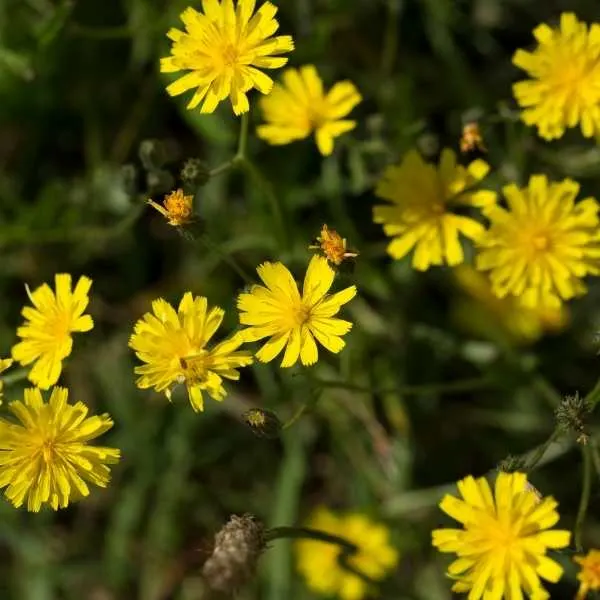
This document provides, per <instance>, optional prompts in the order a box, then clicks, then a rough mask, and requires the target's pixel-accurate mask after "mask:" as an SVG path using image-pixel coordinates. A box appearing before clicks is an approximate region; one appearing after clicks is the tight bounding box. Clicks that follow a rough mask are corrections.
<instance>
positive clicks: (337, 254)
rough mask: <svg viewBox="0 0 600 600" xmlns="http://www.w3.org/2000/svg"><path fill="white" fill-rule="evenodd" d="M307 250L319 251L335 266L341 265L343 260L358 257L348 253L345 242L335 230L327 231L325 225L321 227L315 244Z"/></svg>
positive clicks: (356, 254) (355, 254)
mask: <svg viewBox="0 0 600 600" xmlns="http://www.w3.org/2000/svg"><path fill="white" fill-rule="evenodd" d="M308 248H309V250H321V252H322V253H323V256H324V257H325V258H326V259H327V260H328V261H329V262H330V263H333V264H334V265H336V266H338V265H341V264H342V262H343V261H344V259H345V258H355V257H357V256H358V253H357V252H348V250H347V248H346V240H345V239H344V238H343V237H342V236H341V235H340V234H339V233H338V232H337V231H335V229H329V228H328V227H327V225H323V228H322V229H321V235H320V236H318V237H317V239H316V244H314V245H311V246H309V247H308Z"/></svg>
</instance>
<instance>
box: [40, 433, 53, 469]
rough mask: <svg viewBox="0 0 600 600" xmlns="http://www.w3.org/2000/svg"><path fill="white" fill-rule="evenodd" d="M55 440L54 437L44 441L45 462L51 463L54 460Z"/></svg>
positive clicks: (43, 453)
mask: <svg viewBox="0 0 600 600" xmlns="http://www.w3.org/2000/svg"><path fill="white" fill-rule="evenodd" d="M54 442H55V440H54V439H52V438H48V439H45V440H44V442H43V443H42V448H41V451H42V456H43V457H44V462H45V463H46V464H47V465H49V464H51V463H52V462H53V459H54V453H55V449H54Z"/></svg>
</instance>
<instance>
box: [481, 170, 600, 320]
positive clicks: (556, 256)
mask: <svg viewBox="0 0 600 600" xmlns="http://www.w3.org/2000/svg"><path fill="white" fill-rule="evenodd" d="M503 192H504V196H505V197H506V201H507V204H508V209H506V208H503V207H500V206H490V207H488V208H487V209H486V210H485V215H486V217H487V218H488V219H489V220H490V228H489V230H488V231H487V232H486V234H485V236H483V237H482V238H481V239H480V240H479V242H478V245H479V247H480V250H479V254H478V256H477V259H476V267H477V268H478V269H480V270H484V271H490V280H491V282H492V289H493V291H494V293H495V294H496V295H497V296H500V297H504V296H506V295H508V294H511V295H513V296H515V297H517V298H519V300H520V302H521V303H522V304H523V305H524V306H529V307H538V306H546V307H550V308H555V309H556V308H559V307H560V304H561V301H563V300H569V299H570V298H573V297H574V296H576V295H579V294H583V293H584V292H585V289H586V288H585V286H584V285H583V282H582V278H583V277H585V276H586V275H597V274H599V273H600V230H599V228H598V225H599V223H600V220H599V219H598V209H599V208H600V205H599V204H598V202H596V200H595V199H594V198H586V199H584V200H581V201H580V202H578V203H577V204H576V203H575V198H576V196H577V193H578V192H579V184H577V183H576V182H575V181H572V180H570V179H565V180H564V181H562V182H559V183H551V182H548V180H547V178H546V176H545V175H534V176H532V177H531V178H530V180H529V185H528V186H527V187H526V188H519V187H517V186H516V185H515V184H510V185H507V186H505V187H504V188H503Z"/></svg>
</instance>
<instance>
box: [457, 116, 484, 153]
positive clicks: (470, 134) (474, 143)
mask: <svg viewBox="0 0 600 600" xmlns="http://www.w3.org/2000/svg"><path fill="white" fill-rule="evenodd" d="M459 145H460V151H461V152H463V153H464V152H472V151H473V150H480V151H481V152H485V150H486V148H485V145H484V143H483V136H482V135H481V130H480V129H479V124H478V123H476V122H471V123H465V125H464V126H463V130H462V135H461V137H460V144H459Z"/></svg>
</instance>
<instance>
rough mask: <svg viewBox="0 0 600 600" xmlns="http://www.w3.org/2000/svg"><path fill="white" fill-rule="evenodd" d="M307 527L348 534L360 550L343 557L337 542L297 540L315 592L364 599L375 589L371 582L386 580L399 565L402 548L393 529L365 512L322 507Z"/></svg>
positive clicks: (306, 575)
mask: <svg viewBox="0 0 600 600" xmlns="http://www.w3.org/2000/svg"><path fill="white" fill-rule="evenodd" d="M306 525H307V527H310V528H312V529H316V530H318V531H323V532H325V533H330V534H333V535H336V536H338V537H341V538H344V539H345V540H347V541H348V542H350V543H352V544H354V545H355V546H357V548H358V551H357V552H356V553H354V554H350V555H348V556H347V558H346V559H345V560H346V561H347V564H348V566H349V567H351V569H352V570H356V571H357V572H358V573H361V574H362V575H364V576H365V577H364V578H363V577H360V576H359V575H357V574H355V573H353V572H352V570H348V569H346V568H345V567H344V565H343V564H342V560H341V555H342V552H343V550H342V549H341V548H340V547H339V546H338V545H335V544H330V543H327V542H322V541H318V540H313V539H305V540H300V541H298V542H296V556H297V564H298V570H299V571H300V573H301V574H302V575H303V577H304V579H305V580H306V584H307V586H308V587H309V588H310V589H311V590H312V591H314V592H316V593H318V594H322V595H326V596H332V597H333V596H335V597H337V598H341V599H342V600H362V598H365V597H367V596H369V594H370V593H371V592H372V589H371V588H372V586H371V585H369V583H368V582H367V579H368V580H371V581H382V580H383V579H385V577H386V576H387V575H388V574H389V573H390V572H391V571H392V570H393V569H394V568H395V567H396V565H397V563H398V557H399V555H398V551H397V550H396V549H395V548H394V546H393V545H392V543H391V540H390V532H389V530H388V529H387V527H385V525H382V524H380V523H376V522H374V521H372V520H371V519H370V518H369V517H367V516H366V515H364V514H361V513H348V514H335V513H333V512H331V511H330V510H329V509H327V508H324V507H320V508H318V509H317V510H315V511H314V513H313V514H312V515H311V516H310V518H309V520H308V521H307V523H306Z"/></svg>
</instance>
